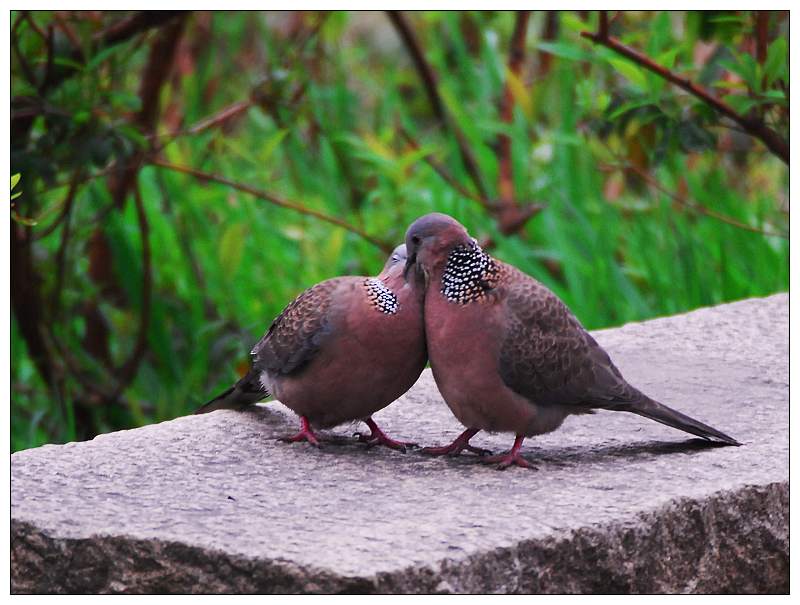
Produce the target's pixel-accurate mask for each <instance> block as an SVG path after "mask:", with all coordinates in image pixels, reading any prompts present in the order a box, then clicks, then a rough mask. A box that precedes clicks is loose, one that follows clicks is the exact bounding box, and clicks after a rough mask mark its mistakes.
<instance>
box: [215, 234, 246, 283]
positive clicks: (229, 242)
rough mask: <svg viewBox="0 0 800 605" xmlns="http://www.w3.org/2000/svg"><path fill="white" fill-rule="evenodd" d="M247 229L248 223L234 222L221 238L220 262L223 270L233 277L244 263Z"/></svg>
mask: <svg viewBox="0 0 800 605" xmlns="http://www.w3.org/2000/svg"><path fill="white" fill-rule="evenodd" d="M247 231H248V226H247V223H233V224H231V225H229V226H228V228H227V229H225V232H224V233H223V234H222V238H220V241H219V262H220V265H221V266H222V270H223V271H224V272H225V274H226V275H228V276H229V277H231V278H232V277H233V275H234V274H235V273H236V270H237V269H238V268H239V265H240V264H241V263H242V256H243V255H244V244H245V236H246V235H247Z"/></svg>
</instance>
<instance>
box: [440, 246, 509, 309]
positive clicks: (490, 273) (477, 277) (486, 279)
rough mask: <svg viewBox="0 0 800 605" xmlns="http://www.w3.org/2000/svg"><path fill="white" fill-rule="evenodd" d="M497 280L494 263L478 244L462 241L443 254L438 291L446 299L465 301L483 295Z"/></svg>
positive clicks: (464, 302) (495, 264)
mask: <svg viewBox="0 0 800 605" xmlns="http://www.w3.org/2000/svg"><path fill="white" fill-rule="evenodd" d="M496 281H497V263H496V262H495V261H494V259H493V258H492V257H491V256H489V255H488V254H486V253H485V252H484V251H483V250H481V248H480V246H478V244H475V243H473V244H471V245H470V244H463V245H461V246H458V247H457V248H454V249H453V250H452V252H450V256H448V257H447V264H445V267H444V273H443V274H442V290H441V292H442V294H443V295H444V297H445V298H446V299H447V300H449V301H450V302H455V303H459V304H462V305H463V304H467V303H469V302H472V301H475V300H478V299H480V298H483V297H484V296H485V295H486V291H487V290H490V289H491V288H493V287H494V284H495V283H496Z"/></svg>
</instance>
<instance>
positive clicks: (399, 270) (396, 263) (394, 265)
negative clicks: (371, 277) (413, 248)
mask: <svg viewBox="0 0 800 605" xmlns="http://www.w3.org/2000/svg"><path fill="white" fill-rule="evenodd" d="M407 257H408V255H407V254H406V245H405V244H400V245H399V246H397V248H395V249H394V250H392V253H391V254H390V255H389V258H387V259H386V264H385V265H383V269H381V272H380V274H379V275H378V278H379V279H384V280H385V279H388V278H390V277H397V276H402V275H403V270H404V269H405V263H406V258H407Z"/></svg>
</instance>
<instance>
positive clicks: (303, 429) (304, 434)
mask: <svg viewBox="0 0 800 605" xmlns="http://www.w3.org/2000/svg"><path fill="white" fill-rule="evenodd" d="M280 441H285V442H286V443H297V442H298V441H308V442H309V443H310V444H311V445H313V446H316V447H322V446H321V445H320V444H319V439H317V436H316V435H315V434H314V431H313V430H312V429H311V424H309V422H308V418H306V417H305V416H300V432H299V433H297V434H296V435H292V436H291V437H283V438H282V439H280Z"/></svg>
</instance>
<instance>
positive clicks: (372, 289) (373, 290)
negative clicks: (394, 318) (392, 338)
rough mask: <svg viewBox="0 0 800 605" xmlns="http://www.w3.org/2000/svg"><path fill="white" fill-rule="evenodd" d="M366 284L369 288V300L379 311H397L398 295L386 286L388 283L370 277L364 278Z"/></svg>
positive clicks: (386, 312) (387, 312) (388, 313)
mask: <svg viewBox="0 0 800 605" xmlns="http://www.w3.org/2000/svg"><path fill="white" fill-rule="evenodd" d="M364 286H365V287H366V288H367V296H368V297H369V301H370V302H371V303H372V304H373V305H374V306H375V308H376V309H377V310H378V311H380V312H381V313H385V314H386V315H394V314H395V313H397V310H398V308H399V305H398V303H397V296H395V294H394V292H392V291H391V290H390V289H389V288H387V287H386V284H384V283H383V282H382V281H381V280H379V279H377V278H374V277H370V278H368V279H366V280H364Z"/></svg>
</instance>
